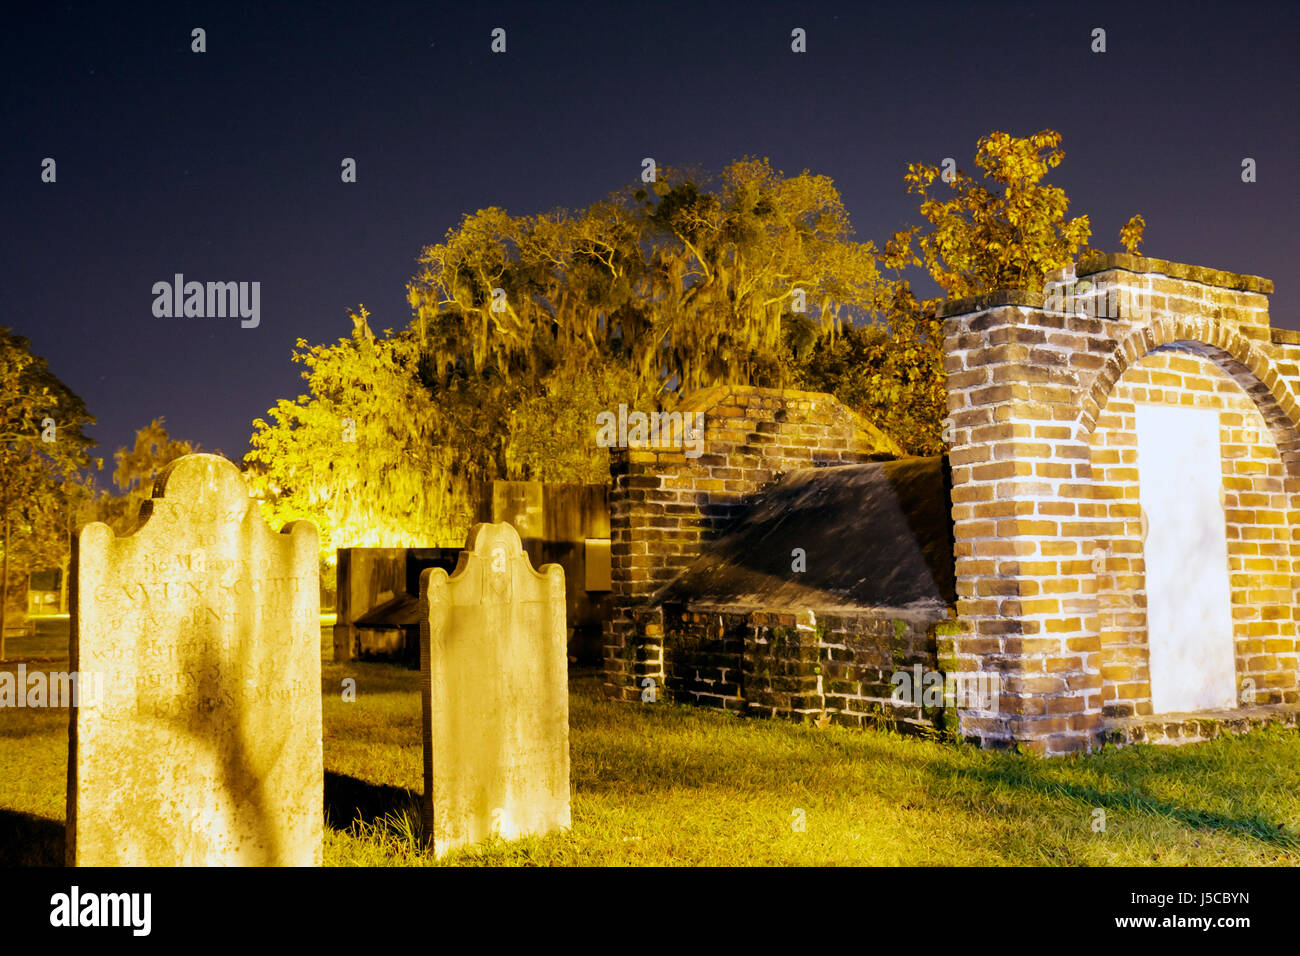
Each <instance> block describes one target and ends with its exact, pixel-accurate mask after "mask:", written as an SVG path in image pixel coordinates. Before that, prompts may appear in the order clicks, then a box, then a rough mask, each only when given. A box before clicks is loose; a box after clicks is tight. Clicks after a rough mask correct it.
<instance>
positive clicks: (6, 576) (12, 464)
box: [0, 327, 95, 659]
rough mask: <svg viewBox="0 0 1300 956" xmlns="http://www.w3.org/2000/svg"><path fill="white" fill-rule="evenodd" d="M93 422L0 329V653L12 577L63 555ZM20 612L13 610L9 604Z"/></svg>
mask: <svg viewBox="0 0 1300 956" xmlns="http://www.w3.org/2000/svg"><path fill="white" fill-rule="evenodd" d="M94 422H95V420H94V418H92V417H91V416H90V414H89V413H88V412H87V411H86V406H85V403H84V402H83V401H82V400H81V399H80V398H79V397H78V396H77V395H76V394H75V393H73V391H72V390H71V389H69V388H68V387H67V386H66V385H64V384H63V383H62V382H61V381H59V380H58V378H56V377H55V376H54V374H53V373H52V372H50V370H49V367H48V365H47V364H46V362H45V359H43V358H41V357H39V356H37V355H34V354H32V351H31V343H30V342H29V341H28V340H27V339H26V338H25V337H23V336H21V335H18V334H16V333H14V332H11V331H10V330H9V329H7V328H4V327H0V659H3V657H4V637H3V632H4V626H5V620H6V616H7V615H6V612H7V611H8V610H9V609H10V596H11V595H14V594H23V598H24V601H25V592H23V591H21V590H16V589H15V587H14V585H15V583H16V582H20V581H25V579H26V575H27V573H28V572H29V571H33V570H39V569H41V568H45V567H57V566H59V565H61V564H63V563H64V562H65V561H66V557H67V554H68V547H69V542H68V531H69V528H70V525H71V520H72V519H71V514H72V512H73V510H74V509H75V507H76V502H77V501H78V500H79V497H80V496H82V495H83V494H84V485H83V483H82V481H81V479H80V476H79V475H78V471H79V470H80V469H82V468H84V467H86V466H87V465H89V464H90V459H89V457H88V451H89V449H90V447H91V446H92V445H94V441H93V440H92V439H90V438H88V437H87V436H86V435H85V434H84V433H83V431H82V429H84V428H85V427H86V426H88V425H92V424H94ZM15 610H19V611H21V608H15Z"/></svg>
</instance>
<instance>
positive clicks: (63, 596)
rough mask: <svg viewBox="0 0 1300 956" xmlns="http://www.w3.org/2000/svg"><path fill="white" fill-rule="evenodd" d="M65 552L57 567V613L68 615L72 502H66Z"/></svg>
mask: <svg viewBox="0 0 1300 956" xmlns="http://www.w3.org/2000/svg"><path fill="white" fill-rule="evenodd" d="M66 543H67V550H66V551H64V552H63V562H62V563H61V564H60V565H59V568H60V573H59V613H60V614H67V613H68V572H69V571H71V570H72V502H71V501H69V502H68V540H67V542H66Z"/></svg>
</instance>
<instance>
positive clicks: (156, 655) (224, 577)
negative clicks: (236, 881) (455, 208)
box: [67, 455, 324, 866]
mask: <svg viewBox="0 0 1300 956" xmlns="http://www.w3.org/2000/svg"><path fill="white" fill-rule="evenodd" d="M140 519H141V523H140V524H139V526H138V527H137V528H136V529H135V530H134V531H133V532H132V533H131V534H129V535H126V536H124V537H117V536H116V535H115V534H114V533H113V531H112V529H111V528H109V527H108V526H107V525H103V524H92V525H89V526H87V527H86V528H85V529H83V530H82V532H81V533H80V535H79V536H78V539H77V541H76V542H75V547H74V571H73V578H72V585H73V603H72V637H71V661H72V667H73V669H74V670H76V671H78V672H81V673H92V674H100V675H102V676H103V680H102V687H103V693H102V694H101V695H100V696H99V698H98V699H96V700H94V701H93V702H91V703H90V704H89V705H83V706H82V707H80V708H75V709H74V710H73V711H72V716H71V726H70V741H69V752H68V834H67V858H68V863H69V864H70V865H76V866H212V865H238V866H285V865H300V866H318V865H320V863H321V838H322V828H323V816H324V814H323V794H324V768H323V763H322V753H321V696H320V617H319V615H320V591H319V584H318V578H319V565H318V556H317V539H316V531H315V529H314V528H313V527H312V526H311V525H310V524H307V523H306V522H295V523H293V524H291V525H289V526H288V527H286V528H285V530H284V531H283V532H281V533H279V534H276V533H275V532H273V531H271V530H270V529H269V528H268V527H267V526H266V524H265V523H264V522H263V520H262V517H261V515H260V514H259V512H258V508H257V505H256V502H255V501H254V500H253V499H252V498H250V497H249V491H248V487H247V485H246V484H245V482H244V478H243V476H242V475H241V474H240V473H239V470H238V469H237V468H236V467H235V466H234V465H233V464H231V463H230V462H229V461H227V460H226V459H224V458H222V457H220V456H218V455H188V456H186V457H184V458H181V459H179V460H177V461H175V462H173V463H172V464H171V465H170V466H169V467H168V468H167V469H166V470H165V471H164V472H163V473H162V475H160V476H159V478H158V480H157V482H156V483H155V485H154V490H153V498H152V499H151V500H149V501H147V502H146V503H145V504H144V506H143V507H142V508H141V512H140ZM83 704H85V702H83Z"/></svg>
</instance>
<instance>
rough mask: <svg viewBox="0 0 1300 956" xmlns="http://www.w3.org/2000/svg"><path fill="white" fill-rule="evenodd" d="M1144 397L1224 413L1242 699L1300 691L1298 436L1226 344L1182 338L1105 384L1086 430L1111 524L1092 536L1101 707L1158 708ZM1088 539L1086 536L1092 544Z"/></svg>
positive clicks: (1111, 710)
mask: <svg viewBox="0 0 1300 956" xmlns="http://www.w3.org/2000/svg"><path fill="white" fill-rule="evenodd" d="M1136 404H1164V405H1184V406H1187V405H1193V406H1196V407H1200V408H1211V409H1214V410H1216V411H1217V412H1218V413H1219V416H1218V417H1219V422H1220V435H1219V445H1220V448H1221V449H1222V459H1221V469H1222V475H1223V496H1224V497H1223V503H1224V517H1225V527H1226V531H1227V548H1228V568H1227V569H1226V570H1227V572H1228V575H1229V585H1230V586H1229V591H1230V599H1231V606H1232V614H1233V642H1234V649H1235V675H1234V678H1235V684H1236V686H1237V687H1238V690H1239V692H1242V693H1239V699H1240V701H1241V703H1242V704H1243V705H1249V704H1255V703H1259V704H1279V703H1285V702H1288V701H1294V700H1295V698H1296V683H1297V677H1296V624H1295V621H1294V619H1293V618H1294V615H1293V614H1292V612H1291V604H1292V600H1291V595H1292V594H1293V593H1294V585H1295V578H1294V570H1295V567H1296V562H1295V552H1294V547H1295V546H1294V545H1293V543H1292V540H1291V537H1292V534H1291V529H1292V528H1293V527H1295V526H1296V524H1297V512H1296V508H1295V505H1296V498H1297V496H1296V488H1297V481H1296V480H1295V479H1296V475H1297V463H1296V462H1295V460H1294V457H1293V458H1292V460H1291V461H1290V462H1287V461H1284V460H1283V455H1282V451H1281V448H1280V446H1279V442H1278V441H1277V436H1279V435H1280V436H1281V437H1283V438H1284V439H1285V438H1288V437H1293V436H1294V433H1295V430H1294V428H1293V427H1292V426H1291V425H1290V423H1289V421H1287V420H1286V416H1285V415H1283V414H1282V413H1281V411H1280V409H1279V408H1278V407H1277V404H1276V401H1275V400H1274V399H1273V397H1272V395H1271V393H1270V392H1269V391H1268V389H1266V388H1264V387H1263V385H1262V383H1261V382H1260V381H1259V380H1258V379H1257V378H1256V377H1255V375H1254V373H1252V372H1251V371H1250V370H1249V369H1247V368H1245V366H1243V365H1242V364H1241V363H1240V362H1238V361H1237V360H1236V359H1234V358H1232V357H1231V356H1230V355H1229V354H1228V353H1227V352H1226V351H1224V350H1223V349H1221V348H1217V347H1213V346H1208V345H1206V344H1204V343H1200V342H1190V341H1186V340H1180V341H1175V342H1170V343H1167V344H1163V345H1158V346H1156V347H1155V348H1153V349H1152V350H1151V351H1149V352H1147V353H1146V354H1145V355H1143V356H1140V357H1139V358H1138V359H1136V360H1135V361H1133V362H1131V363H1129V364H1128V365H1127V367H1126V368H1125V369H1124V371H1123V372H1122V373H1121V374H1120V376H1119V377H1118V379H1117V380H1116V381H1115V383H1114V384H1113V385H1112V387H1111V389H1110V391H1109V392H1108V393H1107V395H1106V396H1105V401H1104V403H1103V404H1102V406H1101V412H1100V414H1099V416H1098V419H1097V423H1096V425H1095V427H1094V428H1093V430H1092V432H1091V434H1090V436H1089V448H1090V454H1091V462H1090V464H1091V480H1092V482H1093V486H1094V488H1095V489H1096V493H1097V497H1098V500H1099V501H1105V502H1106V503H1107V504H1106V514H1105V515H1104V517H1101V516H1099V517H1098V520H1099V521H1105V522H1106V523H1107V524H1109V526H1110V529H1109V531H1108V533H1106V534H1104V535H1098V537H1097V539H1096V540H1095V541H1094V542H1093V543H1092V544H1093V547H1092V549H1091V553H1092V556H1093V565H1094V571H1095V572H1096V574H1097V599H1098V614H1097V629H1098V633H1099V645H1100V648H1099V649H1100V671H1101V676H1102V679H1103V684H1102V688H1101V699H1102V712H1103V715H1105V716H1108V717H1135V716H1148V715H1151V714H1152V713H1153V709H1152V698H1151V684H1150V671H1149V645H1148V640H1147V629H1146V628H1147V622H1146V589H1145V584H1146V581H1145V571H1146V566H1145V555H1144V545H1143V534H1142V513H1141V508H1140V507H1139V503H1138V500H1137V496H1138V487H1139V481H1140V475H1139V469H1138V464H1139V462H1138V459H1137V448H1136V442H1135V439H1136V435H1135V432H1134V423H1133V413H1134V408H1135V405H1136ZM1085 547H1086V545H1085Z"/></svg>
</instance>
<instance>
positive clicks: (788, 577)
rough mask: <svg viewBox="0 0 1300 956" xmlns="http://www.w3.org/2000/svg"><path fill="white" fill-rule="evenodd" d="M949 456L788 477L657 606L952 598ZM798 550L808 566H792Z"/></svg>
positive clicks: (903, 606) (869, 603)
mask: <svg viewBox="0 0 1300 956" xmlns="http://www.w3.org/2000/svg"><path fill="white" fill-rule="evenodd" d="M949 489H950V479H949V476H948V466H947V461H946V460H945V459H944V458H942V457H937V456H936V457H932V458H904V459H900V460H897V461H886V462H868V463H864V464H855V465H841V466H837V467H830V468H803V469H800V470H798V471H794V472H791V473H790V474H788V475H786V476H784V477H783V478H782V479H781V480H780V481H779V482H777V483H776V484H775V485H773V486H772V487H771V488H770V489H769V490H768V491H767V492H765V493H764V494H763V495H762V496H761V497H760V498H759V499H758V500H757V501H756V502H755V504H754V507H753V508H752V510H751V511H749V513H747V514H746V515H745V516H743V517H742V518H741V519H739V520H738V522H737V523H736V525H734V526H733V527H732V528H731V529H730V530H729V531H727V532H726V533H724V534H723V535H722V536H721V537H720V538H718V539H717V540H715V541H713V542H711V543H710V544H709V545H708V546H707V547H706V549H705V551H704V552H703V553H702V554H701V556H700V557H699V558H697V559H696V561H695V562H694V563H693V564H691V565H690V566H689V567H688V568H687V569H686V570H685V571H684V572H683V573H682V574H681V575H679V576H678V577H677V578H676V579H674V580H673V581H671V582H670V583H669V584H667V585H665V586H664V587H663V588H662V589H661V590H660V591H659V593H658V594H656V595H655V598H654V600H655V602H656V603H687V604H706V605H719V606H721V605H727V606H736V607H746V608H773V609H775V608H782V609H785V608H811V609H813V610H823V611H842V610H861V609H896V610H910V611H925V610H937V609H941V608H945V607H951V606H953V605H955V603H956V585H955V576H954V565H953V533H952V505H951V501H950V495H949ZM796 548H802V549H803V550H804V552H805V554H806V562H807V566H806V570H805V571H803V572H802V573H800V572H796V571H794V570H792V563H793V562H794V560H795V559H794V557H793V556H792V552H793V551H794V549H796Z"/></svg>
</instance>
